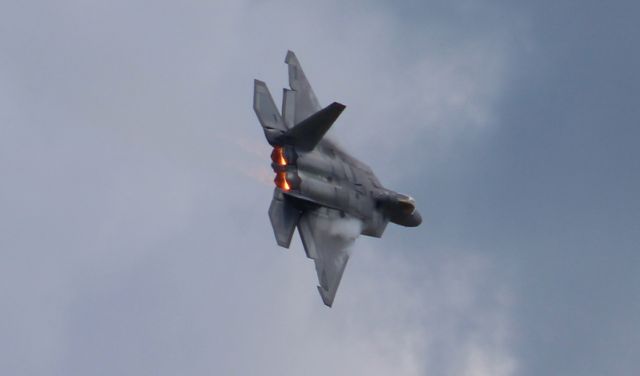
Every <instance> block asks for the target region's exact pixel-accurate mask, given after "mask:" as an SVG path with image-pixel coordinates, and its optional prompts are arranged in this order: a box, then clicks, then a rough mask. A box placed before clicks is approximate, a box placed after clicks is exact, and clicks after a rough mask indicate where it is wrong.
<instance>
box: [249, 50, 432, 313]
mask: <svg viewBox="0 0 640 376" xmlns="http://www.w3.org/2000/svg"><path fill="white" fill-rule="evenodd" d="M285 63H286V64H287V65H288V67H289V86H290V88H289V89H286V88H285V89H283V95H282V113H281V112H280V111H278V108H277V107H276V105H275V102H274V101H273V97H272V96H271V93H270V92H269V89H268V88H267V86H266V85H265V83H264V82H262V81H259V80H255V81H254V94H253V109H254V111H255V112H256V115H257V117H258V120H259V121H260V125H262V129H263V130H264V135H265V136H266V138H267V142H269V144H270V145H271V146H272V147H273V152H272V153H271V161H272V163H271V168H272V169H273V171H274V173H275V179H274V182H275V189H274V191H273V200H272V201H271V206H270V207H269V219H270V220H271V225H272V227H273V232H274V234H275V237H276V242H277V243H278V245H280V246H281V247H284V248H289V245H290V244H291V238H292V237H293V232H294V231H295V229H296V227H297V228H298V233H299V234H300V238H301V240H302V245H303V246H304V250H305V252H306V254H307V257H309V258H311V259H313V260H314V261H315V266H316V272H317V274H318V280H319V282H320V284H319V286H318V291H319V292H320V296H321V297H322V301H323V302H324V304H325V305H327V306H329V307H331V305H332V304H333V301H334V298H335V296H336V291H337V290H338V285H339V284H340V280H341V278H342V274H343V273H344V269H345V267H346V265H347V261H348V259H349V253H348V249H349V247H350V246H351V245H352V243H353V242H354V240H355V238H356V237H357V235H359V234H362V235H367V236H372V237H376V238H379V237H381V236H382V233H383V232H384V230H385V228H386V226H387V223H388V222H393V223H396V224H399V225H401V226H406V227H415V226H418V225H420V223H421V222H422V217H421V216H420V213H419V212H418V210H416V204H415V201H414V199H413V198H411V197H410V196H407V195H404V194H400V193H397V192H394V191H392V190H389V189H387V188H384V187H383V186H382V184H380V182H379V181H378V179H377V178H376V176H375V175H374V174H373V172H372V171H371V168H369V166H367V165H366V164H364V163H362V162H360V161H358V160H357V159H355V158H353V157H352V156H350V155H349V154H347V153H346V152H345V151H344V150H342V149H341V148H340V147H338V145H337V144H336V143H334V142H332V141H330V140H328V139H327V138H325V137H324V135H325V133H326V132H327V131H328V130H329V128H330V127H331V125H333V123H334V122H335V121H336V119H337V118H338V116H339V115H340V114H341V113H342V111H343V110H344V109H345V106H344V105H343V104H340V103H338V102H333V103H331V104H330V105H328V106H327V107H324V108H322V107H321V106H320V103H319V102H318V99H317V98H316V95H315V94H314V92H313V90H312V89H311V85H310V84H309V81H307V77H306V76H305V74H304V72H303V70H302V67H301V66H300V62H299V61H298V58H297V57H296V55H295V54H294V53H293V52H291V51H288V52H287V56H286V58H285ZM353 224H355V228H356V231H355V234H353V232H354V231H352V230H353V227H354V226H353ZM343 227H344V228H343ZM346 227H350V228H351V229H350V230H345V228H346ZM343 230H345V231H343Z"/></svg>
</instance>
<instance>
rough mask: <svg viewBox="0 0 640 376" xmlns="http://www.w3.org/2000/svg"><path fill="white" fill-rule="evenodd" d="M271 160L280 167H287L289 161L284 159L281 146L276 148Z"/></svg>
mask: <svg viewBox="0 0 640 376" xmlns="http://www.w3.org/2000/svg"><path fill="white" fill-rule="evenodd" d="M271 160H272V161H273V163H275V164H277V165H279V166H286V165H287V159H286V158H285V157H284V150H283V149H282V148H281V147H280V146H276V147H275V148H273V152H272V153H271Z"/></svg>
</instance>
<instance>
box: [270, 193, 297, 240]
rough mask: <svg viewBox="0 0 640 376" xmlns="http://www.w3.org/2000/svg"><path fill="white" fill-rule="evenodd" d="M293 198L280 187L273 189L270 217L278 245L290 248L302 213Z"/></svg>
mask: <svg viewBox="0 0 640 376" xmlns="http://www.w3.org/2000/svg"><path fill="white" fill-rule="evenodd" d="M291 200H292V199H291V198H289V197H287V196H285V195H284V194H283V193H282V191H281V190H280V189H278V188H276V189H275V190H274V191H273V200H272V201H271V206H270V207H269V219H270V220H271V226H272V227H273V233H274V235H275V236H276V241H277V242H278V245H279V246H281V247H284V248H289V245H290V244H291V237H292V236H293V231H294V230H295V228H296V225H297V224H298V219H300V215H301V213H300V211H299V210H298V209H296V208H295V207H294V205H293V203H292V202H291Z"/></svg>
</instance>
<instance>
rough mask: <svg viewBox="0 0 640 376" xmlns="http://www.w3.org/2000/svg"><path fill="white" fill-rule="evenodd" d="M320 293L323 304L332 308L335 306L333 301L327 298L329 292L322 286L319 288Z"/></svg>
mask: <svg viewBox="0 0 640 376" xmlns="http://www.w3.org/2000/svg"><path fill="white" fill-rule="evenodd" d="M318 292H319V293H320V297H321V298H322V302H323V303H324V305H326V306H327V307H329V308H331V306H332V305H333V299H331V298H330V297H329V296H327V294H328V291H327V290H325V289H323V288H322V286H318Z"/></svg>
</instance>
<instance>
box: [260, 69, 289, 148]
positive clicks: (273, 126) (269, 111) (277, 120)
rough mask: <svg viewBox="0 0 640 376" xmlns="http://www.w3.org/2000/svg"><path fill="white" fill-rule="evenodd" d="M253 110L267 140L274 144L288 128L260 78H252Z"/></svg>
mask: <svg viewBox="0 0 640 376" xmlns="http://www.w3.org/2000/svg"><path fill="white" fill-rule="evenodd" d="M253 110H254V111H255V112H256V115H257V116H258V120H259V121H260V125H262V129H263V130H264V135H265V137H266V138H267V141H269V143H270V144H271V145H275V144H276V140H277V139H278V138H279V137H280V136H282V135H283V134H284V133H285V132H287V130H288V128H287V126H286V124H285V123H284V121H283V120H282V117H281V116H280V111H278V108H277V107H276V104H275V103H274V101H273V97H272V96H271V93H270V92H269V89H268V88H267V85H266V84H265V83H264V82H262V81H260V80H254V83H253Z"/></svg>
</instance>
